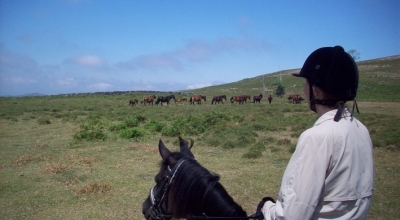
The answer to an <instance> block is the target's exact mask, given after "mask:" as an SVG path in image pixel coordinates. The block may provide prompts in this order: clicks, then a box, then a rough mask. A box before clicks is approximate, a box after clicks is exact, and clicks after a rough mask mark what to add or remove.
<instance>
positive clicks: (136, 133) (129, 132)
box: [119, 128, 144, 138]
mask: <svg viewBox="0 0 400 220" xmlns="http://www.w3.org/2000/svg"><path fill="white" fill-rule="evenodd" d="M119 135H120V137H123V138H140V137H143V136H144V132H143V131H142V130H141V129H139V128H128V129H124V130H121V131H120V133H119Z"/></svg>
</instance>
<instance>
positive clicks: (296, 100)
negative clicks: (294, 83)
mask: <svg viewBox="0 0 400 220" xmlns="http://www.w3.org/2000/svg"><path fill="white" fill-rule="evenodd" d="M288 100H289V103H292V104H301V101H303V100H304V98H303V97H301V96H300V95H289V97H288Z"/></svg>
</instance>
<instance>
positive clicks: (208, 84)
mask: <svg viewBox="0 0 400 220" xmlns="http://www.w3.org/2000/svg"><path fill="white" fill-rule="evenodd" d="M207 86H212V85H211V83H198V84H192V85H188V86H187V89H199V88H204V87H207Z"/></svg>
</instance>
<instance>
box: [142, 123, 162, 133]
mask: <svg viewBox="0 0 400 220" xmlns="http://www.w3.org/2000/svg"><path fill="white" fill-rule="evenodd" d="M144 127H145V128H146V129H149V130H150V131H153V132H161V131H162V130H163V128H164V127H165V124H164V123H162V122H159V121H155V120H150V121H149V122H147V123H146V124H145V125H144Z"/></svg>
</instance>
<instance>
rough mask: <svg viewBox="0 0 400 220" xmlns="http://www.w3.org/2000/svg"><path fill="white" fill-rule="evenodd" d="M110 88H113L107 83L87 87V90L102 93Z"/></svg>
mask: <svg viewBox="0 0 400 220" xmlns="http://www.w3.org/2000/svg"><path fill="white" fill-rule="evenodd" d="M111 87H113V86H112V85H110V84H107V83H96V84H92V85H88V88H89V89H90V90H93V91H104V90H107V89H108V88H111Z"/></svg>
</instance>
